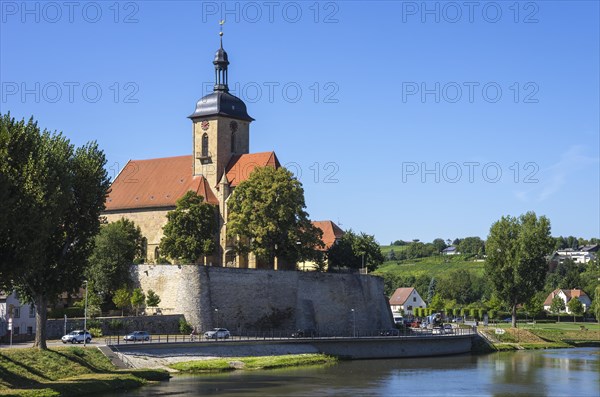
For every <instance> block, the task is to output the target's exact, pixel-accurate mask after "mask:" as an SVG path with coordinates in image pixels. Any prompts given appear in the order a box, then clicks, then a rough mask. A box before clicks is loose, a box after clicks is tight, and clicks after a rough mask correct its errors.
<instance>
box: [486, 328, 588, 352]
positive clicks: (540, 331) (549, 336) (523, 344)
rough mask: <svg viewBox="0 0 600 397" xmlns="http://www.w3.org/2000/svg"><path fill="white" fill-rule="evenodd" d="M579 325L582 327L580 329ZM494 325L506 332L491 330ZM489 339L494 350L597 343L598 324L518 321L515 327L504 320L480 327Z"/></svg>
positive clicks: (546, 347)
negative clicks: (518, 323)
mask: <svg viewBox="0 0 600 397" xmlns="http://www.w3.org/2000/svg"><path fill="white" fill-rule="evenodd" d="M581 326H583V327H584V329H581ZM495 328H503V329H505V331H506V333H505V334H503V335H497V334H495ZM480 330H482V331H483V332H485V333H486V334H487V335H489V336H490V337H491V338H492V339H493V340H495V341H497V342H496V343H494V345H495V347H496V349H497V350H517V349H519V348H522V349H548V348H557V347H573V346H583V345H595V346H597V345H599V344H600V326H599V325H598V323H557V324H535V325H533V324H527V325H523V324H520V325H519V328H516V329H515V328H510V326H509V325H507V324H498V325H494V326H490V327H488V328H483V327H482V328H480Z"/></svg>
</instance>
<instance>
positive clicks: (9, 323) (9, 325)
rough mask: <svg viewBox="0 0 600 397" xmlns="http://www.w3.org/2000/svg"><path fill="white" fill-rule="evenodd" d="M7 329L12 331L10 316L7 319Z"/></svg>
mask: <svg viewBox="0 0 600 397" xmlns="http://www.w3.org/2000/svg"><path fill="white" fill-rule="evenodd" d="M7 329H8V330H9V331H12V318H9V319H8V328H7Z"/></svg>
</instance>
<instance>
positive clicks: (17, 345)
mask: <svg viewBox="0 0 600 397" xmlns="http://www.w3.org/2000/svg"><path fill="white" fill-rule="evenodd" d="M46 344H47V345H48V347H56V346H80V347H83V343H81V344H77V343H75V344H74V345H72V344H70V343H66V344H65V343H62V342H61V341H60V339H56V340H49V341H47V342H46ZM87 346H94V347H98V346H106V344H105V343H104V339H101V341H92V342H91V343H88V344H87ZM9 347H11V346H10V345H8V344H6V343H2V344H0V349H6V348H9ZM27 347H33V342H19V343H13V345H12V348H13V349H15V348H16V349H23V348H27Z"/></svg>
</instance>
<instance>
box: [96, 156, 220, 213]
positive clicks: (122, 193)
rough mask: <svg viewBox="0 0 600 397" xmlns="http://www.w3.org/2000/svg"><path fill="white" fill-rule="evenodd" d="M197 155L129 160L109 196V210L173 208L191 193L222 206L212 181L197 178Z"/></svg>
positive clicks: (107, 201)
mask: <svg viewBox="0 0 600 397" xmlns="http://www.w3.org/2000/svg"><path fill="white" fill-rule="evenodd" d="M193 161H194V159H193V156H177V157H164V158H159V159H151V160H129V161H128V162H127V165H126V166H125V168H123V170H122V171H121V172H120V173H119V175H118V176H117V178H116V179H115V180H114V182H113V183H112V186H111V190H110V192H109V194H108V195H107V197H106V210H107V211H112V210H123V209H135V208H150V207H173V206H175V203H176V201H177V200H178V199H179V198H181V197H182V196H183V195H184V194H185V193H187V192H188V191H190V190H191V191H194V192H196V193H198V194H199V195H201V196H202V197H204V199H205V200H206V201H207V202H209V203H211V204H218V203H219V202H218V200H217V197H216V196H215V195H214V193H213V192H212V190H211V188H210V186H209V185H208V182H207V181H206V179H204V177H202V176H193Z"/></svg>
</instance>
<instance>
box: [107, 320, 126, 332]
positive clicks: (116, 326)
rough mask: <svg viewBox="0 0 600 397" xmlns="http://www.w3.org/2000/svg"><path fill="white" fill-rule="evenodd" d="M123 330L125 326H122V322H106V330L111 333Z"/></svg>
mask: <svg viewBox="0 0 600 397" xmlns="http://www.w3.org/2000/svg"><path fill="white" fill-rule="evenodd" d="M123 328H125V324H123V321H121V320H114V319H113V320H110V321H109V322H108V329H110V330H111V331H114V332H116V331H120V330H122V329H123Z"/></svg>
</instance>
